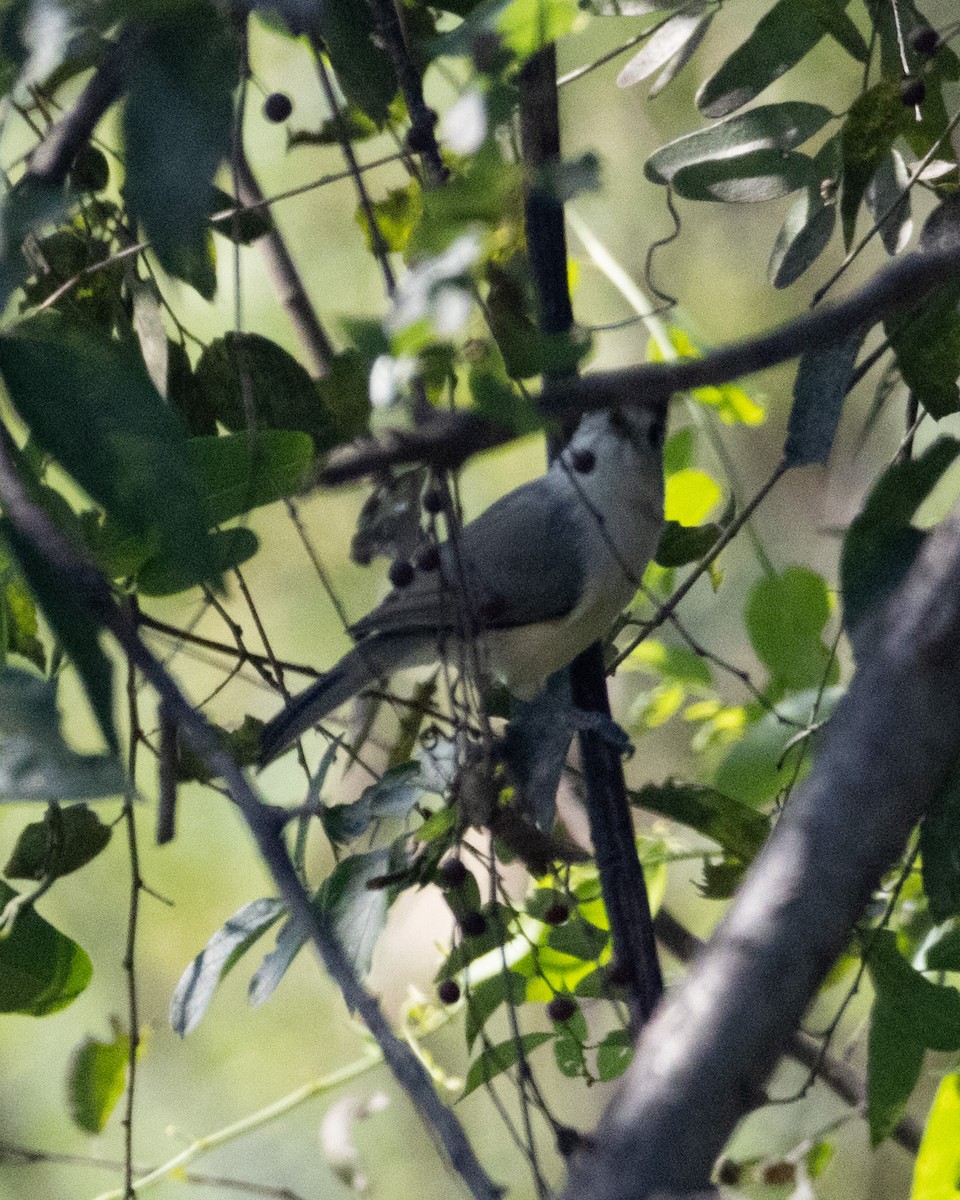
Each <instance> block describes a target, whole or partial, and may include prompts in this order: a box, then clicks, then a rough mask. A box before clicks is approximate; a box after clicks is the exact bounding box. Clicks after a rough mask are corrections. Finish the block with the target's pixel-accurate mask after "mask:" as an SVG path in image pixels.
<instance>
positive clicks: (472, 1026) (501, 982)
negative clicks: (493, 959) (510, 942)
mask: <svg viewBox="0 0 960 1200" xmlns="http://www.w3.org/2000/svg"><path fill="white" fill-rule="evenodd" d="M526 995H527V981H526V979H525V978H524V976H522V975H518V974H517V973H516V972H515V971H498V972H497V973H496V974H495V975H491V976H490V978H489V979H484V980H483V981H482V982H481V983H478V984H476V985H475V986H474V987H471V988H470V992H469V995H468V996H467V1023H466V1037H467V1049H468V1050H469V1049H472V1048H473V1043H474V1042H475V1041H476V1040H477V1038H478V1037H479V1035H480V1031H481V1030H482V1029H483V1027H484V1025H485V1024H486V1023H487V1021H488V1020H489V1018H490V1017H491V1016H492V1015H493V1014H494V1013H495V1012H496V1011H497V1009H498V1008H499V1007H500V1005H501V1004H503V1003H504V1001H506V1002H507V1003H508V1004H510V1005H511V1006H512V1007H514V1008H517V1007H519V1005H521V1004H522V1003H523V1002H524V1000H525V999H526Z"/></svg>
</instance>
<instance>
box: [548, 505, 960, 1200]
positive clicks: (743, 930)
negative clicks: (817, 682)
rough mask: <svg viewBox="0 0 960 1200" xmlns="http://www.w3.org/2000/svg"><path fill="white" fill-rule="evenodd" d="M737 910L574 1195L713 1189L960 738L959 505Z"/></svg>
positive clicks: (605, 1128)
mask: <svg viewBox="0 0 960 1200" xmlns="http://www.w3.org/2000/svg"><path fill="white" fill-rule="evenodd" d="M870 633H871V635H872V636H871V637H870V638H869V639H867V638H865V639H864V642H865V643H866V644H867V645H868V646H869V647H870V653H869V657H867V658H865V659H864V660H863V661H862V663H861V665H860V667H859V669H858V671H857V673H856V675H855V676H854V679H853V681H852V683H851V685H850V689H849V691H848V693H847V695H846V696H845V698H844V699H843V701H842V702H841V704H840V705H839V707H838V708H837V710H836V713H835V715H834V717H833V718H832V720H831V721H830V723H829V725H828V726H827V729H826V732H825V734H824V740H823V746H822V749H821V751H820V753H819V755H818V756H817V759H816V762H815V763H814V766H813V770H812V772H811V774H810V776H809V777H808V779H807V780H806V781H805V782H804V783H803V784H802V785H801V786H800V787H799V788H798V789H797V791H796V792H795V793H794V796H793V798H792V799H791V801H790V803H789V804H788V806H787V808H786V810H785V812H784V814H783V816H782V817H781V819H780V821H779V823H778V824H777V827H776V829H775V830H774V832H773V834H772V835H771V837H770V839H769V841H768V843H767V845H766V846H765V847H764V849H763V851H762V852H761V854H760V855H759V857H758V858H757V860H756V862H755V863H754V865H753V867H752V868H751V870H750V872H749V873H748V875H747V878H746V880H745V881H744V884H743V887H742V888H741V889H740V891H739V892H738V894H737V896H736V898H735V899H734V902H733V904H732V905H731V907H730V909H729V911H728V913H727V915H726V916H725V918H724V920H723V921H722V922H721V924H720V926H719V927H718V929H717V931H716V933H715V934H714V936H713V937H712V938H711V940H710V942H709V943H708V945H707V948H706V950H705V951H704V953H703V954H702V955H701V956H700V957H699V958H698V959H697V961H696V963H695V964H694V966H693V969H692V970H691V972H690V974H689V976H688V977H687V979H686V980H685V981H684V982H683V984H682V985H681V986H680V987H679V988H678V989H677V990H676V991H675V992H674V993H673V994H672V995H671V996H670V998H669V999H668V1000H667V1002H666V1003H665V1004H664V1005H662V1006H661V1008H660V1010H659V1012H658V1014H657V1015H656V1016H655V1017H654V1019H653V1020H652V1021H651V1022H650V1024H649V1025H648V1026H647V1028H646V1029H645V1030H644V1032H643V1034H642V1036H641V1038H640V1040H639V1043H638V1047H637V1054H636V1057H635V1059H634V1061H633V1063H632V1065H631V1067H630V1069H629V1071H628V1072H627V1075H626V1076H625V1077H624V1083H623V1086H622V1088H621V1090H620V1092H619V1094H618V1095H617V1097H616V1098H615V1100H614V1101H613V1102H612V1103H611V1105H610V1106H609V1108H608V1109H607V1111H606V1113H605V1114H604V1117H603V1119H602V1121H601V1123H600V1127H599V1129H598V1131H597V1135H596V1137H595V1138H594V1139H593V1141H592V1144H591V1148H590V1149H589V1150H588V1151H585V1152H583V1153H581V1154H580V1155H579V1157H578V1158H577V1159H576V1161H575V1163H574V1166H573V1172H572V1177H571V1182H570V1185H569V1188H568V1190H567V1193H566V1195H567V1196H569V1197H573V1196H576V1197H578V1200H580V1198H583V1197H589V1198H590V1200H627V1198H628V1197H629V1200H643V1198H644V1197H650V1196H653V1195H654V1194H657V1193H667V1194H670V1193H671V1192H677V1193H681V1194H682V1193H683V1192H685V1191H694V1190H696V1189H697V1188H702V1187H704V1186H706V1184H707V1183H708V1181H709V1178H710V1171H711V1167H712V1165H713V1162H714V1160H715V1159H716V1157H717V1155H718V1154H719V1153H720V1151H721V1149H722V1148H723V1146H724V1144H725V1143H726V1141H727V1139H728V1138H729V1136H730V1134H731V1133H732V1131H733V1129H734V1126H735V1125H736V1124H737V1122H738V1121H739V1120H740V1119H741V1118H742V1117H743V1116H745V1115H746V1114H747V1113H748V1112H750V1111H751V1110H752V1109H753V1108H754V1107H756V1106H757V1105H758V1104H759V1103H761V1102H762V1098H763V1089H764V1086H765V1084H766V1082H767V1080H768V1078H769V1077H770V1074H771V1072H772V1071H773V1068H774V1067H775V1065H776V1063H777V1061H778V1059H779V1058H780V1056H781V1055H782V1054H783V1053H785V1052H786V1051H787V1049H788V1047H789V1045H790V1041H791V1038H792V1036H793V1033H794V1030H795V1029H796V1027H797V1025H798V1023H799V1021H800V1019H801V1017H802V1015H803V1013H804V1011H805V1009H806V1007H807V1005H808V1004H809V1003H810V1001H811V999H812V998H813V996H814V995H815V994H816V991H817V989H818V987H819V986H820V984H821V983H822V981H823V979H824V977H825V975H826V973H827V971H828V969H829V967H830V964H831V963H832V962H833V961H834V959H835V958H836V956H837V955H838V954H839V953H840V952H841V950H842V949H843V947H844V946H845V944H846V943H847V941H848V939H849V936H850V931H851V929H852V928H853V926H854V925H855V923H856V921H857V920H858V918H859V917H860V916H861V914H862V912H863V908H864V905H865V904H866V902H867V900H868V899H869V897H870V895H871V893H872V891H873V890H874V889H875V888H876V886H877V885H878V883H879V882H880V880H881V877H882V875H883V872H884V871H885V870H886V869H887V868H888V867H889V866H890V864H891V863H892V862H893V861H894V859H895V858H896V857H897V856H898V855H899V854H901V853H902V852H903V849H904V847H905V845H906V843H907V840H908V838H909V835H910V831H911V830H912V829H913V827H914V825H915V824H916V822H917V821H918V820H919V818H920V817H921V816H922V815H923V813H924V812H925V811H926V809H927V807H928V806H929V804H930V803H931V802H932V801H933V800H934V799H935V798H936V797H937V795H938V794H939V792H940V791H941V789H942V787H943V786H944V784H945V782H946V780H947V779H948V777H949V775H950V773H951V771H952V770H953V769H954V767H955V763H956V759H957V746H958V745H960V513H956V512H955V513H954V514H953V515H952V516H951V517H950V518H948V519H947V520H946V521H944V522H943V524H942V525H940V526H939V527H938V528H937V529H936V530H935V531H934V532H933V533H932V534H931V535H930V537H929V538H928V540H927V542H926V544H925V545H924V547H923V549H922V551H921V553H920V555H919V556H918V559H917V561H916V563H915V564H914V566H913V567H912V568H911V570H910V572H909V574H908V576H907V579H906V581H905V582H904V584H903V585H902V586H901V587H900V588H899V589H898V590H897V592H896V593H895V595H894V597H893V599H892V601H891V602H890V604H889V605H888V606H886V608H885V610H884V611H883V612H882V613H881V614H879V615H878V616H877V617H876V618H875V619H874V628H873V629H871V631H870Z"/></svg>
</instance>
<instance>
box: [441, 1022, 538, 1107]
mask: <svg viewBox="0 0 960 1200" xmlns="http://www.w3.org/2000/svg"><path fill="white" fill-rule="evenodd" d="M554 1036H555V1035H554V1034H553V1033H552V1032H551V1033H525V1034H523V1036H522V1037H520V1038H519V1039H518V1040H514V1039H511V1040H510V1041H507V1042H500V1043H499V1044H498V1045H496V1046H488V1047H487V1049H486V1050H484V1052H483V1053H482V1054H481V1055H480V1057H479V1058H477V1059H475V1060H474V1062H473V1063H471V1065H470V1070H469V1071H468V1072H467V1079H466V1083H465V1084H464V1088H463V1095H462V1096H461V1097H460V1099H461V1100H462V1099H464V1098H465V1097H467V1096H469V1095H470V1093H471V1092H475V1091H476V1090H477V1088H478V1087H482V1086H483V1084H485V1083H489V1082H490V1081H491V1080H492V1079H496V1077H497V1076H498V1075H502V1074H503V1072H504V1071H509V1069H510V1068H511V1067H512V1066H514V1065H515V1063H516V1062H517V1059H518V1058H519V1057H520V1054H521V1053H523V1055H524V1057H526V1055H528V1054H529V1053H530V1052H531V1050H536V1048H537V1047H538V1046H542V1045H543V1043H544V1042H549V1041H551V1040H552V1039H553V1037H554Z"/></svg>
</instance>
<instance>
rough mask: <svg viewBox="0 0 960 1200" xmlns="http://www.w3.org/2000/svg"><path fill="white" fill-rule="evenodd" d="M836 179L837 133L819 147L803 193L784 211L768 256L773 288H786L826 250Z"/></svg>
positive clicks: (833, 216) (834, 218)
mask: <svg viewBox="0 0 960 1200" xmlns="http://www.w3.org/2000/svg"><path fill="white" fill-rule="evenodd" d="M839 178H840V138H839V135H838V136H836V137H832V138H830V140H829V141H828V142H826V143H824V145H823V146H822V147H821V148H820V150H819V151H818V152H817V154H816V155H815V156H814V158H813V160H812V162H811V164H810V177H809V179H808V181H807V190H806V194H805V195H803V196H801V197H800V199H799V200H796V201H795V202H794V204H793V205H792V206H791V208H790V211H789V212H788V213H787V219H786V221H785V222H784V225H783V228H782V229H781V230H780V232H779V234H778V235H777V240H776V243H775V244H774V247H773V253H772V254H771V255H770V266H769V268H768V276H769V279H770V282H771V283H772V284H773V286H774V287H776V288H785V287H789V286H790V284H791V283H795V282H796V280H798V279H799V278H800V276H801V275H802V274H803V273H804V271H806V270H807V268H808V267H810V266H812V265H813V263H814V262H816V260H817V259H818V258H819V257H820V255H821V254H822V253H823V251H824V250H825V249H826V247H827V245H828V243H829V241H830V238H831V237H832V236H833V229H834V226H835V225H836V223H837V204H836V198H835V196H836V190H837V185H838V181H839Z"/></svg>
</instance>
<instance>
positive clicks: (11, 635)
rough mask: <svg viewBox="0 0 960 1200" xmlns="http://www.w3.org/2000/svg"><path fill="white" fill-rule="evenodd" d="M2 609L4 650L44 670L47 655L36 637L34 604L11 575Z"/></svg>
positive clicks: (36, 626)
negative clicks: (5, 641)
mask: <svg viewBox="0 0 960 1200" xmlns="http://www.w3.org/2000/svg"><path fill="white" fill-rule="evenodd" d="M3 613H4V623H5V628H6V636H7V646H6V649H7V652H8V653H9V654H19V655H20V657H21V658H25V659H26V660H27V661H28V662H30V663H33V665H34V666H35V667H36V668H37V669H38V670H39V671H41V672H43V673H44V674H45V673H46V667H47V655H46V652H45V650H44V648H43V643H42V642H41V641H40V639H39V637H37V632H38V625H37V606H36V604H34V602H33V597H32V596H31V595H30V592H29V591H28V590H27V588H26V587H25V585H24V584H23V582H22V580H20V579H19V578H15V579H10V580H9V582H8V583H7V585H6V588H5V589H4V594H3Z"/></svg>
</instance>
